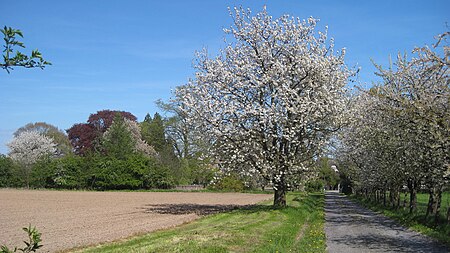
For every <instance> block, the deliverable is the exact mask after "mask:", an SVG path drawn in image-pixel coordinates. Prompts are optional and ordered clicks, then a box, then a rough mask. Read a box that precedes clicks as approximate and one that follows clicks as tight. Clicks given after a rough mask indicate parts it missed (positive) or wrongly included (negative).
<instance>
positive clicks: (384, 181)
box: [338, 32, 450, 223]
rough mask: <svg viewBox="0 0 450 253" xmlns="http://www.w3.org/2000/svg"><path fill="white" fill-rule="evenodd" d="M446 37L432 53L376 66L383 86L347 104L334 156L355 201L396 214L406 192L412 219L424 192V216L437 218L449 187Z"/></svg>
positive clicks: (427, 49)
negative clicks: (360, 197) (389, 207)
mask: <svg viewBox="0 0 450 253" xmlns="http://www.w3.org/2000/svg"><path fill="white" fill-rule="evenodd" d="M448 35H449V33H448V32H447V33H444V34H442V35H440V36H438V38H437V39H438V40H437V42H436V43H435V44H434V45H433V47H421V48H415V49H414V50H413V51H412V54H413V57H412V58H408V57H407V56H406V55H398V57H397V60H396V62H395V63H394V64H391V66H390V67H389V68H388V69H384V68H382V67H381V66H378V65H377V68H378V73H377V74H378V75H379V76H380V77H381V78H382V81H381V82H380V83H378V84H377V85H375V86H374V87H372V88H370V89H367V90H365V89H360V90H359V92H356V93H355V94H354V96H353V97H352V103H351V108H350V110H349V118H351V119H352V121H351V124H350V125H349V126H348V127H346V128H344V129H343V131H342V132H341V136H340V137H341V138H340V140H341V145H340V148H339V151H338V153H339V156H338V157H339V159H340V160H341V166H340V167H341V171H342V172H345V174H346V175H347V177H348V178H350V179H351V181H352V184H353V188H354V190H355V191H356V192H357V193H358V194H364V195H365V196H366V197H367V198H372V199H374V200H376V201H380V202H382V203H384V205H387V202H388V203H390V204H391V205H392V206H394V207H397V208H398V207H399V206H400V205H401V201H400V192H401V191H402V190H403V189H407V190H408V192H409V197H410V200H409V211H410V213H413V212H415V211H416V210H417V192H418V191H419V190H426V191H427V192H428V193H429V201H428V206H427V211H426V216H427V217H428V216H429V215H435V223H437V222H438V221H439V216H440V206H441V201H442V192H443V191H444V190H448V189H449V184H450V182H449V179H450V165H449V164H450V160H449V159H450V110H449V104H450V103H449V102H450V81H449V74H450V72H449V55H450V50H449V47H448V43H447V41H446V38H447V37H448ZM387 193H389V199H388V197H387ZM447 220H448V222H449V223H450V208H449V209H448V211H447Z"/></svg>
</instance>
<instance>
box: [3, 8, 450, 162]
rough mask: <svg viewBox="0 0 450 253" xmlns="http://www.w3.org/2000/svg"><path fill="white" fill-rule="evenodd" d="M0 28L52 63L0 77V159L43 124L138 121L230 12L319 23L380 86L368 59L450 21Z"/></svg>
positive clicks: (100, 11)
mask: <svg viewBox="0 0 450 253" xmlns="http://www.w3.org/2000/svg"><path fill="white" fill-rule="evenodd" d="M0 1H1V2H2V4H1V5H2V6H3V8H2V9H3V10H2V14H1V16H0V25H1V26H2V27H3V26H5V25H6V26H11V27H13V28H16V29H20V30H22V32H23V33H24V39H23V40H22V41H23V42H25V45H28V47H27V48H26V49H25V50H23V51H25V52H30V51H31V49H35V48H38V49H39V50H40V51H41V52H42V53H43V55H44V58H46V59H47V60H49V61H51V62H52V63H53V65H52V66H50V67H48V68H46V69H45V70H39V69H20V68H16V69H15V70H13V71H12V72H11V74H7V73H6V71H1V72H0V110H1V112H2V115H1V117H0V153H3V154H6V153H7V152H8V150H7V147H6V143H7V142H9V141H10V140H11V138H12V133H13V132H14V131H15V130H16V129H17V128H19V127H21V126H23V125H25V124H27V123H29V122H38V121H44V122H47V123H50V124H53V125H55V126H57V127H59V128H60V129H63V130H65V129H67V128H69V127H71V126H72V125H73V124H75V123H80V122H85V121H86V120H87V118H88V116H89V114H91V113H95V112H96V111H99V110H103V109H111V110H124V111H129V112H131V113H133V114H134V115H136V116H137V117H138V120H142V119H143V118H144V116H145V114H146V113H150V114H154V113H155V112H156V111H158V108H157V107H156V106H155V103H154V102H155V101H156V100H157V99H163V100H167V99H168V98H169V97H170V95H171V90H172V89H174V88H175V87H176V86H178V85H182V84H184V83H185V82H186V81H187V80H188V78H190V77H192V76H193V72H194V70H193V68H192V60H193V59H194V53H195V51H196V50H201V49H202V48H203V47H207V48H208V50H209V51H210V52H211V54H215V53H217V52H218V50H219V49H220V48H221V47H223V46H224V43H223V38H224V34H223V32H222V28H225V27H229V26H230V25H231V19H230V17H229V15H228V11H227V7H228V6H231V7H233V6H240V5H242V6H243V7H249V8H251V9H252V11H253V12H254V13H255V12H258V11H260V10H262V7H263V5H264V4H266V5H267V10H268V12H269V13H270V14H271V15H272V16H274V17H279V16H280V15H282V14H290V15H292V16H297V17H300V18H302V19H306V18H308V17H310V16H313V17H315V18H319V19H320V20H321V21H320V23H319V28H320V29H321V30H323V27H324V26H325V25H328V26H329V35H330V36H331V37H334V39H335V44H336V47H337V48H342V47H346V49H347V57H346V59H347V61H346V62H347V64H348V65H350V66H355V65H357V66H359V67H361V72H360V74H359V79H358V81H359V82H361V83H362V84H366V85H370V84H371V83H372V82H373V81H376V77H375V75H374V74H373V72H374V67H373V66H372V63H371V61H370V59H373V60H374V61H375V62H377V63H378V64H382V65H384V66H386V65H387V64H388V59H389V55H393V56H395V55H396V54H397V53H398V52H402V53H404V52H410V51H411V49H412V48H413V47H414V46H423V45H425V44H428V45H430V44H432V43H433V42H434V40H433V36H435V35H437V34H439V33H442V32H444V31H445V30H446V29H447V28H446V22H449V21H450V17H449V16H450V15H449V10H450V1H437V0H421V1H414V0H410V1H405V0H401V1H391V0H383V1H380V0H379V1H345V0H341V1H336V0H322V1H311V0H309V1H306V0H278V1H269V0H267V1H261V0H259V1H256V0H255V1H242V0H241V1H237V0H235V1H219V0H217V1H213V0H203V1H192V0H190V1H186V0H178V1H133V0H129V1H125V0H122V1H112V0H109V1H107V0H97V1H89V0H83V1H82V0H77V1H56V0H55V1H24V0H15V1H6V0H0Z"/></svg>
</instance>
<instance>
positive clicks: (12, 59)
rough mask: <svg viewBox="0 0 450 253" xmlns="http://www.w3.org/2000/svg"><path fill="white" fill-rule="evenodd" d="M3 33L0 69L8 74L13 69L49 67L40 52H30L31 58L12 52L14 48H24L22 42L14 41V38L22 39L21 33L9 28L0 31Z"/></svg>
mask: <svg viewBox="0 0 450 253" xmlns="http://www.w3.org/2000/svg"><path fill="white" fill-rule="evenodd" d="M0 31H1V32H2V33H3V35H4V38H3V40H4V41H5V45H4V46H3V47H4V49H3V62H1V63H0V67H1V68H2V69H5V70H6V71H7V72H8V73H10V70H12V69H13V67H25V68H41V69H43V68H45V65H51V63H50V62H48V61H46V60H44V58H43V57H42V54H41V52H39V51H38V50H37V49H35V50H33V51H31V56H28V55H26V54H23V53H22V52H20V51H17V50H14V47H22V48H25V45H24V44H23V42H20V41H18V40H17V39H16V36H20V37H22V38H23V34H22V31H20V30H18V29H13V28H11V27H6V26H5V27H4V28H3V29H0Z"/></svg>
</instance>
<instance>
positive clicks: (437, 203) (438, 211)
mask: <svg viewBox="0 0 450 253" xmlns="http://www.w3.org/2000/svg"><path fill="white" fill-rule="evenodd" d="M441 200H442V190H441V189H439V190H438V192H437V193H436V198H435V203H434V207H433V212H434V224H436V225H437V224H438V223H439V218H440V217H439V216H440V214H441Z"/></svg>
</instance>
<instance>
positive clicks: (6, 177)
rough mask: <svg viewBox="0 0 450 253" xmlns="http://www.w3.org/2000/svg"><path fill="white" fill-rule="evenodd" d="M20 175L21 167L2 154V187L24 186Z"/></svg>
mask: <svg viewBox="0 0 450 253" xmlns="http://www.w3.org/2000/svg"><path fill="white" fill-rule="evenodd" d="M19 174H20V173H19V166H18V165H17V164H16V163H14V161H13V160H12V159H11V158H9V157H7V156H5V155H2V154H0V187H19V186H23V185H24V184H25V183H24V182H23V180H22V179H21V177H19Z"/></svg>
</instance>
